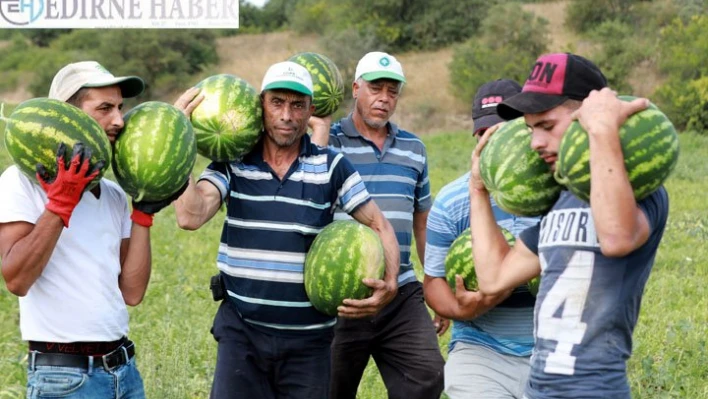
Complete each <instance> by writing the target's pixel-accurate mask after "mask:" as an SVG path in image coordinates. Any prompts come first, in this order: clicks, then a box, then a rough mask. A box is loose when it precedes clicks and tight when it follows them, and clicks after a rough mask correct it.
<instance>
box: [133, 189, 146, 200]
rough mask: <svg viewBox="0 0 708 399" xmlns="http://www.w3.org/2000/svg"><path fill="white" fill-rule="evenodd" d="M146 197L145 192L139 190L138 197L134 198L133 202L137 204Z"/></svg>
mask: <svg viewBox="0 0 708 399" xmlns="http://www.w3.org/2000/svg"><path fill="white" fill-rule="evenodd" d="M144 196H145V190H138V195H137V196H135V197H133V201H135V202H140V200H141V199H143V197H144Z"/></svg>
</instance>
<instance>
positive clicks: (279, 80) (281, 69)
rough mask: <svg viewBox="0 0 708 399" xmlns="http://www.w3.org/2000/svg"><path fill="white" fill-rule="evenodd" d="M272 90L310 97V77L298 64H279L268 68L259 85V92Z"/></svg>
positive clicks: (288, 62)
mask: <svg viewBox="0 0 708 399" xmlns="http://www.w3.org/2000/svg"><path fill="white" fill-rule="evenodd" d="M273 89H285V90H292V91H296V92H298V93H301V94H304V95H306V96H310V97H312V76H310V72H308V71H307V69H305V67H304V66H302V65H300V64H296V63H294V62H292V61H284V62H279V63H277V64H273V65H271V66H270V68H268V71H266V74H265V76H264V77H263V84H262V85H261V92H264V91H266V90H273Z"/></svg>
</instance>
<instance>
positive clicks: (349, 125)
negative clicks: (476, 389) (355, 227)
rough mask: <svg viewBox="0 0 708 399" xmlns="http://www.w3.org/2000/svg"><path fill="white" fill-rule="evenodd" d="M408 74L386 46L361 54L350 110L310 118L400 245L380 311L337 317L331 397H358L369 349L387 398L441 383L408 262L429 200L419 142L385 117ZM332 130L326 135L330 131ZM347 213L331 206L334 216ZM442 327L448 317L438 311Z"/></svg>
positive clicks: (436, 390)
mask: <svg viewBox="0 0 708 399" xmlns="http://www.w3.org/2000/svg"><path fill="white" fill-rule="evenodd" d="M405 81H406V79H405V76H404V74H403V67H402V66H401V63H400V62H398V60H397V59H396V58H395V57H394V56H392V55H390V54H387V53H384V52H380V51H373V52H370V53H367V54H366V55H364V56H363V57H362V58H361V60H359V63H358V65H357V68H356V74H355V76H354V81H353V83H352V95H353V97H354V110H353V111H352V113H351V114H349V116H347V117H345V118H343V119H342V120H340V121H339V122H337V123H335V124H334V125H332V126H331V129H330V124H329V119H328V118H323V119H318V118H312V122H311V125H312V126H313V141H315V142H317V143H318V144H319V145H322V146H327V145H329V148H331V149H333V150H335V151H337V152H341V153H342V154H345V156H346V158H347V159H349V160H350V161H351V162H352V163H353V164H354V167H355V168H356V169H357V170H358V171H359V173H360V174H361V175H362V176H363V179H364V181H365V182H366V188H367V190H368V191H369V192H370V193H371V195H372V196H373V197H374V200H375V201H376V203H377V204H378V205H379V207H381V209H382V211H383V213H384V215H385V216H386V218H387V219H388V220H390V221H391V224H392V225H393V227H394V229H395V230H396V238H397V239H398V244H399V246H400V249H401V255H400V259H401V267H400V271H399V273H398V287H399V288H398V292H399V294H398V296H397V297H396V299H395V300H393V301H392V302H391V303H390V304H389V305H388V306H387V307H386V308H384V309H383V310H382V311H381V313H379V314H376V315H374V316H371V317H368V318H365V319H340V320H338V321H337V327H336V330H335V336H334V343H333V345H332V351H333V352H332V397H333V398H344V399H346V398H351V399H354V398H355V397H356V393H357V389H358V387H359V382H360V380H361V376H362V374H363V372H364V369H365V368H366V365H367V364H368V362H369V358H370V357H372V356H373V358H374V360H375V361H376V365H377V366H378V368H379V371H380V373H381V377H382V378H383V380H384V383H385V384H386V387H387V389H388V397H389V398H394V399H395V398H401V399H402V398H405V399H416V398H421V399H423V398H437V397H439V396H440V393H441V392H442V390H443V368H444V359H443V358H442V355H441V354H440V347H439V346H438V340H437V336H436V326H435V324H434V323H433V321H431V319H430V315H429V313H428V310H427V308H426V306H425V302H424V300H423V289H422V285H421V283H420V282H419V281H418V279H417V278H416V275H415V272H414V270H413V263H412V262H411V258H410V257H411V244H412V238H413V236H415V241H416V251H417V253H418V257H419V259H421V260H422V259H423V258H424V249H425V228H426V221H427V218H428V212H429V210H430V207H431V204H432V200H431V196H430V182H429V180H428V160H427V154H426V150H425V145H424V144H423V142H422V141H421V140H420V139H419V138H418V137H417V136H415V135H414V134H412V133H410V132H407V131H405V130H403V129H401V128H399V127H398V126H396V125H395V124H393V123H391V122H390V119H391V117H392V116H393V114H394V112H395V111H396V105H397V103H398V100H399V98H400V95H401V90H402V89H403V84H404V83H405ZM328 133H329V134H328ZM343 218H347V215H346V214H344V213H342V212H338V213H335V219H343ZM436 322H437V323H438V324H437V329H438V332H439V333H440V334H442V333H444V332H445V330H446V329H447V325H448V324H447V323H448V322H447V320H442V319H440V318H437V320H436ZM411 348H415V349H414V350H412V349H411Z"/></svg>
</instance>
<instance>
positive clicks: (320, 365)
mask: <svg viewBox="0 0 708 399" xmlns="http://www.w3.org/2000/svg"><path fill="white" fill-rule="evenodd" d="M312 89H313V88H312V78H311V76H310V73H309V72H308V71H307V70H306V69H305V68H304V67H302V66H300V65H298V64H296V63H294V62H290V61H286V62H281V63H277V64H274V65H272V66H271V67H270V68H269V69H268V71H267V72H266V74H265V76H264V78H263V83H262V86H261V102H262V105H263V121H264V131H263V132H262V134H261V137H260V139H259V142H258V143H257V144H256V146H255V147H254V148H253V149H252V150H251V151H250V152H249V153H247V154H246V155H245V156H244V157H243V158H242V159H241V160H238V161H232V162H213V163H211V164H210V165H209V166H208V167H207V169H206V170H205V171H204V173H203V174H202V175H201V177H200V178H199V181H198V182H197V183H196V184H195V183H194V182H190V185H189V187H188V188H187V191H186V192H185V193H184V194H183V195H182V196H181V197H180V198H179V200H178V201H176V202H175V208H176V213H177V221H178V224H179V225H180V227H182V228H185V229H188V230H194V229H198V228H199V227H201V226H202V225H203V224H204V223H206V222H207V221H208V220H210V219H211V218H212V217H213V216H214V215H216V213H217V211H218V210H219V208H220V206H221V204H222V203H224V202H226V205H227V207H226V220H225V222H224V228H223V231H222V235H221V245H220V247H219V254H218V257H217V267H218V268H219V270H220V278H221V279H222V281H223V289H224V291H225V294H224V297H225V298H224V301H223V302H222V303H221V305H220V307H219V310H218V312H217V314H216V317H215V320H214V325H213V328H212V333H213V335H214V338H215V339H216V341H217V342H218V349H217V361H216V370H215V372H214V383H213V386H212V391H211V397H212V398H218V399H227V398H286V397H287V398H300V399H311V398H318V399H319V398H327V397H329V383H330V381H329V375H330V351H331V349H330V344H331V341H332V336H333V333H334V331H333V327H334V324H335V322H336V318H334V317H331V316H328V315H326V314H324V313H321V312H319V311H317V310H316V309H315V308H314V307H313V306H312V305H311V303H310V301H309V299H308V297H307V293H306V291H305V285H304V283H303V272H304V268H303V266H304V262H305V255H306V254H307V251H308V250H309V248H310V246H311V245H312V242H313V241H314V239H315V236H316V235H317V233H318V232H319V231H321V230H322V229H323V228H324V227H325V226H327V225H328V224H330V223H331V222H332V220H333V211H334V208H341V209H342V210H343V211H344V212H346V213H348V214H349V215H351V216H352V217H353V218H354V219H356V220H357V221H359V222H361V223H363V224H365V225H367V226H369V227H371V228H372V229H373V230H374V231H375V232H376V233H377V234H378V236H379V237H380V238H381V241H382V243H383V247H384V253H385V263H386V271H385V275H384V279H383V280H371V281H367V282H365V284H366V285H368V286H369V287H371V288H373V295H372V296H371V297H369V298H366V299H363V300H351V299H347V300H345V301H344V304H343V305H342V306H340V307H339V308H338V311H339V316H340V317H366V316H368V315H371V314H373V313H376V312H378V311H379V310H380V309H381V308H382V307H383V306H385V305H386V304H388V303H389V302H390V301H391V300H393V298H394V297H395V296H396V291H397V287H396V275H397V274H398V264H399V261H398V256H399V255H398V244H397V243H396V237H395V234H394V231H393V228H392V227H391V224H390V223H389V222H388V221H387V220H386V218H385V217H384V215H383V214H382V213H381V211H380V210H379V208H378V207H377V206H376V203H374V202H373V201H371V197H370V196H369V193H368V192H367V191H366V188H365V186H364V183H363V181H362V179H361V177H360V176H359V174H358V173H357V172H356V170H355V169H354V168H353V167H352V165H351V163H349V161H347V160H346V159H345V158H344V157H343V156H342V155H341V154H338V153H335V152H333V151H331V150H328V149H326V148H324V149H323V148H318V147H317V146H316V145H314V144H312V143H311V141H310V137H309V136H308V135H307V134H306V132H307V122H308V120H309V118H310V116H311V114H312V112H313V110H314V107H313V106H312V92H313V90H312ZM196 94H197V91H196V90H188V91H187V92H185V94H183V95H182V97H180V99H178V100H177V102H176V103H175V105H176V106H177V107H178V108H182V109H189V108H192V109H193V107H194V105H195V103H198V102H199V101H201V99H200V97H199V96H197V97H195V95H196ZM187 113H189V111H187Z"/></svg>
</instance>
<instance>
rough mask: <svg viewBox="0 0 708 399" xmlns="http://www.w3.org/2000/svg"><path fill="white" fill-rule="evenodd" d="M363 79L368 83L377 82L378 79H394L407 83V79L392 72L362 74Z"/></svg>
mask: <svg viewBox="0 0 708 399" xmlns="http://www.w3.org/2000/svg"><path fill="white" fill-rule="evenodd" d="M361 78H362V79H364V80H365V81H367V82H371V81H372V80H377V79H393V80H397V81H399V82H403V83H406V78H404V77H403V76H401V75H399V74H397V73H394V72H390V71H381V72H368V73H364V74H362V75H361Z"/></svg>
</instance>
